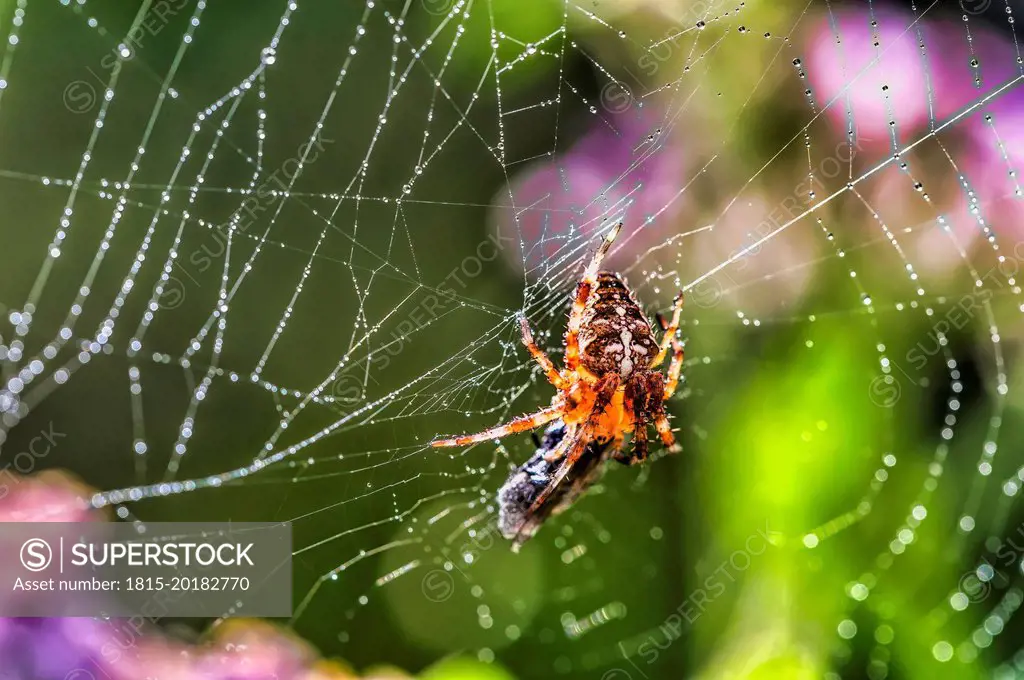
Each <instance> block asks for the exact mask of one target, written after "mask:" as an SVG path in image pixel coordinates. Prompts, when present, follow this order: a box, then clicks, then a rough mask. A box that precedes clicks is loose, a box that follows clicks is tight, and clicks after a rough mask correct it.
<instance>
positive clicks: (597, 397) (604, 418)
mask: <svg viewBox="0 0 1024 680" xmlns="http://www.w3.org/2000/svg"><path fill="white" fill-rule="evenodd" d="M621 229H622V223H621V222H620V223H619V224H617V225H615V226H614V227H613V228H612V229H611V230H610V231H609V232H608V234H607V236H606V237H605V239H604V241H603V242H602V243H601V245H600V247H599V248H598V249H597V252H596V253H595V254H594V257H593V259H592V260H591V261H590V264H589V265H588V266H587V268H586V270H585V271H584V272H583V278H582V279H580V281H579V283H578V284H576V295H575V298H574V300H573V304H572V311H571V312H570V314H569V322H568V325H567V327H566V331H565V368H563V369H562V370H561V371H559V370H557V369H556V368H555V366H554V364H553V363H552V362H551V359H550V358H549V357H548V356H547V355H546V354H545V353H544V351H543V350H541V349H540V348H539V347H538V346H537V344H536V343H535V342H534V341H533V334H532V333H531V332H530V325H529V322H528V321H527V320H526V318H525V317H524V316H520V318H519V321H520V325H521V329H522V335H523V344H524V345H526V348H527V349H528V350H529V351H530V354H531V355H533V358H534V360H535V361H536V362H537V363H538V364H539V365H540V367H541V368H542V369H543V370H544V374H545V375H546V376H547V379H548V381H550V382H551V384H552V385H554V386H555V389H557V390H558V392H557V393H556V394H555V396H554V398H552V400H551V406H549V407H547V408H544V409H541V410H539V411H537V412H536V413H531V414H529V415H525V416H520V417H519V418H515V419H513V420H511V421H510V422H508V423H506V424H504V425H499V426H497V427H493V428H491V429H489V430H485V431H483V432H480V433H478V434H472V435H463V436H460V437H454V438H452V439H441V440H438V441H434V442H432V444H431V446H435V447H437V446H464V445H466V444H473V443H476V442H484V441H490V440H494V439H498V438H501V437H504V436H507V435H510V434H515V433H517V432H524V431H526V430H532V429H534V428H536V427H539V426H541V425H543V424H545V423H549V422H551V421H553V420H559V419H560V420H561V421H562V422H564V423H565V425H566V428H567V431H566V434H565V437H564V438H563V439H562V440H561V441H560V442H559V443H558V445H557V446H556V447H554V448H553V449H552V450H550V451H548V452H546V453H545V454H544V459H545V460H546V461H547V462H548V463H555V462H558V461H561V464H560V465H559V467H558V470H557V472H555V473H554V475H553V476H552V478H551V480H550V482H549V483H548V484H547V485H546V486H545V488H544V489H543V491H541V492H540V494H539V495H538V496H537V497H536V498H535V499H534V500H533V504H532V505H531V506H530V508H529V510H528V511H527V514H528V515H529V514H533V513H535V512H536V511H537V510H538V509H540V508H542V507H543V506H544V504H545V502H546V501H547V500H548V498H549V497H550V496H551V495H552V494H553V493H554V492H555V491H556V490H557V489H558V488H559V485H560V484H561V482H562V480H564V479H565V478H566V476H567V475H569V474H570V472H571V471H572V469H573V466H574V465H575V464H576V463H577V461H579V460H580V457H581V456H582V455H583V454H584V452H585V451H586V450H587V446H588V445H590V444H598V445H604V444H608V443H610V445H611V446H610V448H611V450H612V451H614V453H613V454H612V457H614V458H615V459H616V460H618V461H619V462H621V463H626V464H633V463H639V462H642V461H644V460H645V459H646V458H647V426H648V424H650V423H653V424H654V426H655V427H656V428H657V430H658V434H659V435H660V436H661V441H662V443H663V444H664V445H665V447H666V448H667V449H668V451H669V452H670V453H677V452H678V451H680V447H679V445H678V444H677V443H676V440H675V436H674V435H673V434H672V429H671V427H670V426H669V422H668V417H667V416H666V414H665V407H664V400H665V399H668V398H669V397H671V396H672V394H673V393H674V392H675V390H676V386H677V385H678V384H679V372H680V370H681V368H682V365H683V346H682V344H681V343H680V342H679V339H678V338H676V332H677V331H678V329H679V316H680V313H681V312H682V306H683V295H682V293H680V294H679V295H678V296H677V297H676V299H675V307H674V309H673V312H672V321H671V322H670V323H669V324H668V327H667V328H665V335H664V337H663V338H662V340H661V343H660V344H659V343H658V342H657V341H655V339H654V332H653V330H652V329H651V324H650V322H649V321H648V320H647V318H646V317H645V316H644V313H643V312H642V311H641V309H640V306H639V305H638V304H637V302H636V300H635V299H634V298H633V295H632V293H631V292H630V291H629V289H628V288H627V287H626V284H625V283H624V282H623V281H622V278H621V277H620V276H619V275H618V274H616V273H614V272H610V271H604V270H601V269H600V267H601V261H602V260H603V259H604V256H605V255H606V254H607V253H608V250H609V249H610V248H611V245H612V243H613V242H614V241H615V238H616V237H617V236H618V235H619V232H620V231H621ZM663 325H664V324H663ZM669 348H671V349H672V350H673V356H672V363H671V364H670V366H669V369H668V375H667V376H664V375H662V374H661V373H660V372H658V371H657V370H655V369H656V368H657V367H658V366H659V365H660V364H661V363H662V362H663V361H664V360H665V357H666V355H667V354H668V351H669ZM630 432H632V433H633V451H632V453H631V454H627V453H625V452H624V451H622V444H623V441H624V438H625V435H626V434H628V433H630Z"/></svg>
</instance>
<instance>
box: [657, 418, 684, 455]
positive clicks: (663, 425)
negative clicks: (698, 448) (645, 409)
mask: <svg viewBox="0 0 1024 680" xmlns="http://www.w3.org/2000/svg"><path fill="white" fill-rule="evenodd" d="M654 426H655V427H657V428H658V434H659V435H661V443H662V444H664V445H665V448H666V449H668V452H669V453H679V452H680V451H682V450H683V447H682V446H680V445H679V442H677V441H676V436H675V435H674V434H672V426H671V425H669V424H668V416H666V415H665V411H664V410H662V411H661V413H659V414H658V415H657V417H655V419H654Z"/></svg>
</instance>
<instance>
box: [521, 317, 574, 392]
mask: <svg viewBox="0 0 1024 680" xmlns="http://www.w3.org/2000/svg"><path fill="white" fill-rule="evenodd" d="M519 327H520V329H521V330H522V332H523V344H524V345H526V349H528V350H529V351H530V354H531V355H532V356H533V359H534V361H536V362H537V363H538V364H540V367H541V368H543V369H544V375H546V376H547V379H548V382H550V383H551V384H552V385H554V386H555V389H559V390H561V389H565V387H566V384H565V379H564V378H563V377H562V376H561V374H560V373H559V372H558V369H556V368H555V365H554V364H553V363H551V359H550V358H549V357H548V355H547V354H545V353H544V350H542V349H541V348H540V347H538V346H537V343H535V342H534V341H533V333H531V332H530V322H529V321H527V320H526V317H525V316H523V315H520V316H519Z"/></svg>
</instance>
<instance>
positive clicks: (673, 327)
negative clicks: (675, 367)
mask: <svg viewBox="0 0 1024 680" xmlns="http://www.w3.org/2000/svg"><path fill="white" fill-rule="evenodd" d="M682 312H683V294H682V292H680V293H679V295H677V296H676V300H675V307H674V308H673V309H672V323H670V324H669V325H668V328H665V335H664V337H662V339H661V347H660V348H659V350H658V354H657V355H656V356H655V357H654V359H652V360H651V368H656V367H657V366H660V365H661V362H662V361H664V360H665V356H666V355H668V348H669V347H670V346H671V345H672V339H673V338H674V337H675V336H676V331H678V330H679V316H680V314H682ZM662 327H663V328H664V327H665V325H664V323H662Z"/></svg>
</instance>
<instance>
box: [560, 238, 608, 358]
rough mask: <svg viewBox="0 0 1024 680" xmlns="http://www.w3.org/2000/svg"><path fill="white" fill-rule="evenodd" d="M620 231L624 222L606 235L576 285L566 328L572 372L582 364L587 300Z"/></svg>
mask: <svg viewBox="0 0 1024 680" xmlns="http://www.w3.org/2000/svg"><path fill="white" fill-rule="evenodd" d="M620 231H622V222H619V223H618V224H616V225H615V226H614V227H612V228H611V230H610V231H609V232H608V233H607V234H606V235H605V237H604V241H602V242H601V245H600V247H598V249H597V252H596V253H594V257H593V259H592V260H590V264H589V265H587V268H586V270H585V271H584V272H583V278H581V279H580V282H579V283H577V284H576V297H575V298H574V299H573V302H572V311H571V312H570V313H569V323H568V324H567V325H566V328H565V367H566V368H567V369H569V370H570V371H575V370H576V368H577V367H578V366H579V363H580V343H579V333H580V326H582V325H583V311H584V310H585V309H586V307H587V300H589V299H590V293H591V291H592V290H593V289H594V285H595V284H596V283H597V272H598V271H599V270H600V269H601V262H602V260H604V256H605V255H607V254H608V250H609V249H610V248H611V247H612V243H613V242H614V241H615V239H616V237H617V236H618V235H619V232H620Z"/></svg>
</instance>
